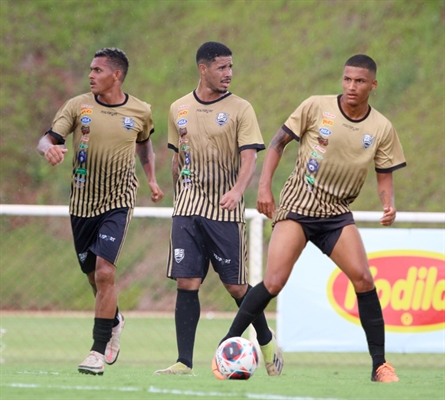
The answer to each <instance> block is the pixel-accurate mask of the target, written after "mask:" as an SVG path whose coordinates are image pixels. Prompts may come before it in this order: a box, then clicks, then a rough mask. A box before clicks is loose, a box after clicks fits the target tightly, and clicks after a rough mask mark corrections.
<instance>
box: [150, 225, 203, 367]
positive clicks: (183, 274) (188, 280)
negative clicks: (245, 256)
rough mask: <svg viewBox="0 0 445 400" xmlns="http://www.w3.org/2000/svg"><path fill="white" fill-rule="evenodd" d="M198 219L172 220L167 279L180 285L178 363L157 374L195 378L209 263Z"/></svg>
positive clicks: (178, 291) (178, 298)
mask: <svg viewBox="0 0 445 400" xmlns="http://www.w3.org/2000/svg"><path fill="white" fill-rule="evenodd" d="M197 224H198V221H197V219H196V218H195V217H174V218H173V221H172V229H171V232H172V233H171V239H170V252H169V260H168V268H167V276H168V277H169V278H172V279H175V280H176V282H177V295H176V306H175V326H176V343H177V347H178V358H177V362H176V363H175V364H173V365H171V366H170V367H168V368H165V369H160V370H157V371H155V374H174V375H193V369H192V368H193V351H194V346H195V336H196V330H197V327H198V322H199V318H200V314H201V306H200V303H199V296H198V293H199V288H200V286H201V283H202V280H203V279H204V277H205V275H206V273H207V268H206V264H207V265H208V260H207V259H206V257H205V256H204V255H203V250H202V246H201V241H202V237H201V235H200V231H199V229H198V227H197Z"/></svg>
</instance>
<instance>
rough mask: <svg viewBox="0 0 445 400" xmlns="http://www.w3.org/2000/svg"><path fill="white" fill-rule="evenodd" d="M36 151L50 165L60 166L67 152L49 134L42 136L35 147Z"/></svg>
mask: <svg viewBox="0 0 445 400" xmlns="http://www.w3.org/2000/svg"><path fill="white" fill-rule="evenodd" d="M37 151H38V152H39V153H40V154H41V155H42V156H45V158H46V160H47V161H48V162H49V163H50V164H51V165H52V166H56V165H58V164H60V163H61V162H62V161H63V160H64V158H65V153H66V152H67V151H68V149H66V148H65V147H64V146H62V145H60V142H59V140H58V139H57V138H56V137H54V136H52V135H50V134H49V133H47V134H45V135H44V136H42V138H41V139H40V140H39V144H38V145H37Z"/></svg>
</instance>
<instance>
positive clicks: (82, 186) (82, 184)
mask: <svg viewBox="0 0 445 400" xmlns="http://www.w3.org/2000/svg"><path fill="white" fill-rule="evenodd" d="M74 187H75V188H77V189H83V188H84V187H85V183H82V182H75V183H74Z"/></svg>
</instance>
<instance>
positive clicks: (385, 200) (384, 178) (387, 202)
mask: <svg viewBox="0 0 445 400" xmlns="http://www.w3.org/2000/svg"><path fill="white" fill-rule="evenodd" d="M377 190H378V193H379V197H380V201H381V202H382V206H383V217H382V218H380V223H381V224H382V225H383V226H390V225H391V224H392V223H393V222H394V220H395V219H396V207H395V205H394V187H393V179H392V172H388V173H378V172H377Z"/></svg>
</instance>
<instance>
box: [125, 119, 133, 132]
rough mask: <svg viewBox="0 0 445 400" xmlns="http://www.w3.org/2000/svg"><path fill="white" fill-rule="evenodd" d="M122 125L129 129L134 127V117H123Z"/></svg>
mask: <svg viewBox="0 0 445 400" xmlns="http://www.w3.org/2000/svg"><path fill="white" fill-rule="evenodd" d="M122 125H123V126H124V128H125V129H126V130H127V131H129V130H130V129H133V128H134V119H133V118H130V117H123V118H122Z"/></svg>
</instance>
